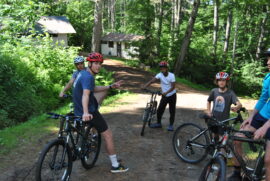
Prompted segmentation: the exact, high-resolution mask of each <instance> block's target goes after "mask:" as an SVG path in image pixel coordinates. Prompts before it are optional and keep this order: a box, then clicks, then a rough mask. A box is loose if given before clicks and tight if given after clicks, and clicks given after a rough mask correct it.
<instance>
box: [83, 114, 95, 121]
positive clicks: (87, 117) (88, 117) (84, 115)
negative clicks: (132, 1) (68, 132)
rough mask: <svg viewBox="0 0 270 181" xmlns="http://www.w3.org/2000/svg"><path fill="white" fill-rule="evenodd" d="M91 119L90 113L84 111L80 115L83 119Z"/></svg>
mask: <svg viewBox="0 0 270 181" xmlns="http://www.w3.org/2000/svg"><path fill="white" fill-rule="evenodd" d="M91 119H93V115H92V114H90V113H84V114H83V116H82V120H83V121H90V120H91Z"/></svg>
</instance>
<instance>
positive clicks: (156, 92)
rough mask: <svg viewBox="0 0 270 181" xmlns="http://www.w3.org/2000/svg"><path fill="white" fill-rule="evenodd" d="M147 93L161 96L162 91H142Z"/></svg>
mask: <svg viewBox="0 0 270 181" xmlns="http://www.w3.org/2000/svg"><path fill="white" fill-rule="evenodd" d="M142 90H143V91H145V92H148V93H151V94H157V95H161V92H160V91H153V90H149V89H142Z"/></svg>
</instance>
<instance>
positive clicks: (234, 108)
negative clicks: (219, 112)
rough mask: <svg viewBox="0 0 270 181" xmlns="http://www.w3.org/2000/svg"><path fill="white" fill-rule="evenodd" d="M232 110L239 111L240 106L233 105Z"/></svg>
mask: <svg viewBox="0 0 270 181" xmlns="http://www.w3.org/2000/svg"><path fill="white" fill-rule="evenodd" d="M231 110H232V111H233V112H237V111H238V110H239V108H238V107H237V106H235V107H232V108H231Z"/></svg>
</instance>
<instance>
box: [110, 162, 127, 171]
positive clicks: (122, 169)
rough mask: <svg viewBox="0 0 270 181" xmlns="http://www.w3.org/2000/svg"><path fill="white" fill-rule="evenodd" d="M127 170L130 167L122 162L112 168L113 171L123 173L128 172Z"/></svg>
mask: <svg viewBox="0 0 270 181" xmlns="http://www.w3.org/2000/svg"><path fill="white" fill-rule="evenodd" d="M126 171H128V168H127V167H124V166H123V165H121V163H119V166H118V167H112V168H111V172H112V173H122V172H126Z"/></svg>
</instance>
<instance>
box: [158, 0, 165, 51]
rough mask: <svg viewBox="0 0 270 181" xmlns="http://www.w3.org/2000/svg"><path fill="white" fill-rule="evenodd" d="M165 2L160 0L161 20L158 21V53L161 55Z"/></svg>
mask: <svg viewBox="0 0 270 181" xmlns="http://www.w3.org/2000/svg"><path fill="white" fill-rule="evenodd" d="M163 4H164V0H160V6H159V7H160V8H159V18H158V19H159V21H158V32H157V38H158V46H157V55H158V56H159V55H160V49H161V45H160V37H161V33H162V21H163Z"/></svg>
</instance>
